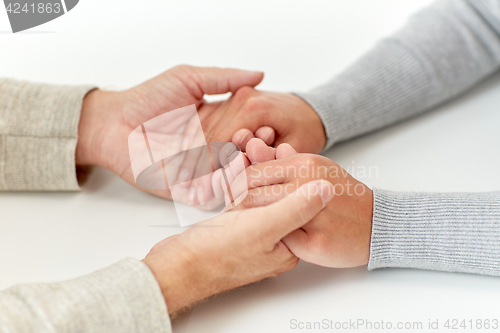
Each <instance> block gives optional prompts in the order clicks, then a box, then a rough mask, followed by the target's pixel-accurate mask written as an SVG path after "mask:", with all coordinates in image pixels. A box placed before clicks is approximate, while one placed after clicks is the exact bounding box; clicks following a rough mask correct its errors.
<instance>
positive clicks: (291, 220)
mask: <svg viewBox="0 0 500 333" xmlns="http://www.w3.org/2000/svg"><path fill="white" fill-rule="evenodd" d="M333 196H334V189H333V185H332V184H331V183H329V182H327V181H325V180H322V179H321V180H316V181H312V182H309V183H307V184H304V185H303V186H301V187H300V188H299V189H298V190H297V191H295V192H294V193H293V194H291V195H289V196H287V197H286V198H284V199H283V200H280V201H278V202H276V203H274V204H272V205H269V206H267V207H261V208H256V209H255V210H253V211H249V213H248V214H247V216H248V217H250V218H251V220H252V223H249V224H248V226H247V228H248V232H249V233H255V232H256V231H257V232H258V236H259V238H264V239H267V240H268V241H269V244H270V245H271V244H272V245H273V246H274V245H275V244H276V243H277V242H279V241H280V240H281V238H283V237H285V236H286V235H288V234H289V233H291V232H292V231H294V230H295V229H298V228H301V227H302V226H303V225H304V224H306V223H307V222H309V221H310V220H312V219H313V218H314V217H315V216H316V215H317V214H318V213H319V212H320V211H321V210H322V209H323V208H324V207H325V206H326V204H327V203H328V202H329V201H330V200H331V199H332V198H333Z"/></svg>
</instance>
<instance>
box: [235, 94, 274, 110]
mask: <svg viewBox="0 0 500 333" xmlns="http://www.w3.org/2000/svg"><path fill="white" fill-rule="evenodd" d="M268 106H269V102H267V101H266V100H265V99H264V98H263V97H262V96H252V97H249V98H248V99H247V100H246V101H245V104H244V105H243V106H242V108H241V109H242V111H243V112H249V113H257V112H259V111H265V110H268V109H269V108H268Z"/></svg>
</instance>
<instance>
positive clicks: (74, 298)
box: [0, 259, 171, 333]
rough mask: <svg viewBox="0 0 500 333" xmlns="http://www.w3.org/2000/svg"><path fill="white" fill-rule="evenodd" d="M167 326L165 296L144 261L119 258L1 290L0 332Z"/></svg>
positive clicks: (140, 329)
mask: <svg viewBox="0 0 500 333" xmlns="http://www.w3.org/2000/svg"><path fill="white" fill-rule="evenodd" d="M42 331H43V332H47V333H50V332H68V333H71V332H103V333H104V332H105V333H108V332H131V333H132V332H134V333H136V332H148V333H149V332H171V326H170V320H169V317H168V313H167V309H166V305H165V301H164V299H163V297H162V293H161V290H160V287H159V285H158V283H157V282H156V280H155V278H154V276H153V274H152V273H151V271H150V270H149V269H148V268H147V267H146V265H144V264H143V263H142V262H140V261H138V260H134V259H126V260H123V261H121V262H119V263H117V264H115V265H113V266H110V267H108V268H106V269H103V270H100V271H97V272H95V273H92V274H89V275H86V276H84V277H80V278H77V279H74V280H69V281H66V282H60V283H50V284H26V285H18V286H14V287H12V288H10V289H7V290H5V291H3V292H0V332H42Z"/></svg>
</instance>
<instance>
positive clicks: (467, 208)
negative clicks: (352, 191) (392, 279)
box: [368, 189, 500, 276]
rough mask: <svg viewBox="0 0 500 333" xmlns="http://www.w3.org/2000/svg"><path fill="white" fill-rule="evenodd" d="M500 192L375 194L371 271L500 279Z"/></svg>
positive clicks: (382, 191) (377, 190)
mask: <svg viewBox="0 0 500 333" xmlns="http://www.w3.org/2000/svg"><path fill="white" fill-rule="evenodd" d="M498 258H500V192H489V193H399V192H391V191H385V190H380V189H374V191H373V219H372V237H371V245H370V260H369V263H368V269H369V270H372V269H376V268H384V267H400V268H420V269H429V270H440V271H448V272H465V273H475V274H486V275H495V276H500V261H499V260H498Z"/></svg>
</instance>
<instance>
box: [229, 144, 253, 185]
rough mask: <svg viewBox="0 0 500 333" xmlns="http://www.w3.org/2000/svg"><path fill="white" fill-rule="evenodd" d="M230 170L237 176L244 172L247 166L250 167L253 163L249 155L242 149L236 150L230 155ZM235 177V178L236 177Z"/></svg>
mask: <svg viewBox="0 0 500 333" xmlns="http://www.w3.org/2000/svg"><path fill="white" fill-rule="evenodd" d="M229 160H230V162H229V170H228V171H229V172H231V174H232V175H233V177H234V178H236V177H237V176H238V175H239V174H240V173H242V172H243V171H244V170H245V169H246V168H248V167H249V166H250V165H251V163H250V160H249V159H248V157H247V156H246V155H245V154H243V153H242V152H240V151H235V152H234V153H233V154H232V155H231V156H230V157H229ZM234 178H233V179H234Z"/></svg>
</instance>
